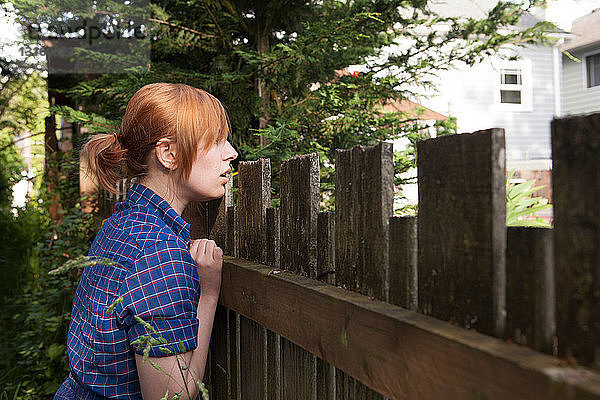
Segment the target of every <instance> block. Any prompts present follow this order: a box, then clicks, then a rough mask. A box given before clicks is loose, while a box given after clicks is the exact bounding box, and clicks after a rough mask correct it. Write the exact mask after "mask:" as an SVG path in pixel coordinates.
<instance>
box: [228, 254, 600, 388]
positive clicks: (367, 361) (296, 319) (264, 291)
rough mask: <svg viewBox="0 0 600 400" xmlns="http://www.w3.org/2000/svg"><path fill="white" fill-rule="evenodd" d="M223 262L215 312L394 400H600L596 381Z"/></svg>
mask: <svg viewBox="0 0 600 400" xmlns="http://www.w3.org/2000/svg"><path fill="white" fill-rule="evenodd" d="M270 271H271V269H270V268H268V267H266V266H263V265H260V264H256V263H251V262H248V261H244V260H239V259H232V258H229V257H227V258H226V261H225V263H224V274H223V290H222V292H221V302H222V304H223V305H224V306H226V307H228V308H230V309H232V310H234V311H236V312H239V313H241V314H242V315H244V316H246V317H247V318H252V319H253V320H254V321H257V322H258V323H259V324H261V325H262V326H265V327H267V328H268V329H270V330H272V331H274V332H276V333H278V334H281V335H282V336H283V337H285V338H286V339H288V340H290V341H292V342H294V343H295V344H297V345H299V346H301V347H303V348H304V349H306V350H307V351H310V352H311V353H313V354H315V355H317V356H318V357H320V358H322V359H323V360H325V361H327V362H329V363H331V364H333V365H335V366H336V367H337V368H339V369H341V370H342V371H344V372H346V373H348V374H349V375H351V376H352V377H354V378H355V379H358V380H360V381H361V382H363V383H364V384H366V385H368V386H369V387H370V388H372V389H374V390H376V391H377V392H379V393H381V394H383V395H385V396H387V397H389V398H392V399H405V398H410V399H432V398H443V399H482V398H485V399H513V398H514V399H600V376H599V375H598V374H597V373H595V372H593V371H592V370H588V369H585V368H575V367H560V366H558V363H557V362H556V359H554V358H552V357H550V356H547V355H543V354H541V353H538V352H535V351H533V350H531V349H528V348H525V347H522V346H517V345H510V344H507V343H504V342H502V341H501V340H499V339H495V338H492V337H489V336H486V335H482V334H479V333H476V332H473V331H469V330H466V329H463V328H459V327H456V326H452V325H450V324H448V323H446V322H443V321H439V320H436V319H434V318H431V317H428V316H425V315H421V314H418V313H415V312H412V311H408V310H406V309H403V308H401V307H398V306H394V305H391V304H388V303H384V302H381V301H376V300H371V299H369V298H368V297H366V296H364V295H360V294H358V293H353V292H350V291H347V290H344V289H342V288H338V287H334V286H331V285H327V284H325V283H323V282H319V281H315V280H311V279H308V278H305V277H302V276H298V275H295V274H292V273H288V272H281V273H279V274H269V272H270Z"/></svg>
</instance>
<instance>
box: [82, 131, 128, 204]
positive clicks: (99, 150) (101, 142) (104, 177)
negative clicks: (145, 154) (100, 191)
mask: <svg viewBox="0 0 600 400" xmlns="http://www.w3.org/2000/svg"><path fill="white" fill-rule="evenodd" d="M125 153H126V150H125V149H123V147H122V146H121V143H120V141H119V137H118V134H117V133H100V134H97V135H94V136H92V138H91V139H90V140H89V141H88V142H87V143H86V144H85V145H84V146H83V149H82V150H81V157H82V158H84V159H87V165H88V169H89V170H90V171H91V172H92V174H93V175H95V177H96V178H97V179H98V183H99V184H100V185H102V187H104V188H105V189H106V190H108V191H110V192H112V193H116V192H117V189H116V186H117V182H118V180H119V179H120V178H121V174H122V164H123V161H124V160H125Z"/></svg>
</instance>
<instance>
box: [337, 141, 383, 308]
mask: <svg viewBox="0 0 600 400" xmlns="http://www.w3.org/2000/svg"><path fill="white" fill-rule="evenodd" d="M335 171H336V178H335V182H336V186H335V207H336V212H335V227H336V229H335V231H336V236H335V237H336V239H335V247H336V249H335V257H336V261H335V265H336V282H337V283H338V284H342V285H344V286H346V287H347V288H349V289H351V290H358V291H359V292H360V293H363V294H366V295H369V296H374V297H376V298H378V299H381V300H387V299H388V293H389V279H388V269H389V254H388V247H389V242H388V239H389V232H388V228H389V226H388V224H389V222H388V219H389V218H390V217H391V216H392V208H393V207H392V205H393V178H394V165H393V148H392V144H391V143H379V144H378V145H376V146H372V147H364V146H356V147H354V148H353V149H351V150H337V151H336V168H335ZM338 278H339V279H338Z"/></svg>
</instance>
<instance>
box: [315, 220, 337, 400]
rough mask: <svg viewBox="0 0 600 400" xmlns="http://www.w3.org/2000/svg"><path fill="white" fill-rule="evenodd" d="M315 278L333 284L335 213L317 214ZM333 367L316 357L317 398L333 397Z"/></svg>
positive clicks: (332, 398) (327, 398) (320, 399)
mask: <svg viewBox="0 0 600 400" xmlns="http://www.w3.org/2000/svg"><path fill="white" fill-rule="evenodd" d="M317 278H318V279H319V280H321V281H323V282H327V283H329V284H335V215H334V213H331V212H320V213H319V214H318V216H317ZM335 374H336V372H335V367H334V366H333V365H331V364H329V363H328V362H326V361H324V360H322V359H321V358H318V357H317V400H334V399H335V389H336V388H335Z"/></svg>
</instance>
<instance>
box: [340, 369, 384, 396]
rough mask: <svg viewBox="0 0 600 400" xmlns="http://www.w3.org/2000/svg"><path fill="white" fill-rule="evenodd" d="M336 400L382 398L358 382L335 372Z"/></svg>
mask: <svg viewBox="0 0 600 400" xmlns="http://www.w3.org/2000/svg"><path fill="white" fill-rule="evenodd" d="M336 399H337V400H382V399H384V397H383V396H382V395H380V394H379V393H377V392H375V391H373V390H371V389H369V387H368V386H366V385H364V384H362V383H361V382H360V381H357V380H356V379H354V378H352V377H351V376H349V375H347V374H344V373H343V372H342V371H339V370H338V371H337V374H336Z"/></svg>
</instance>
